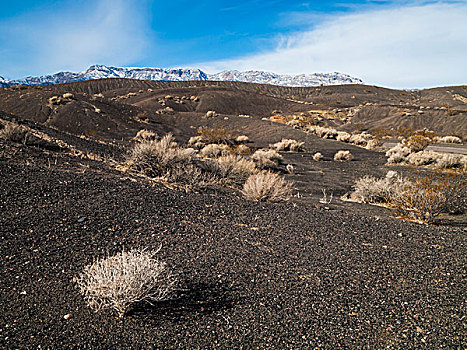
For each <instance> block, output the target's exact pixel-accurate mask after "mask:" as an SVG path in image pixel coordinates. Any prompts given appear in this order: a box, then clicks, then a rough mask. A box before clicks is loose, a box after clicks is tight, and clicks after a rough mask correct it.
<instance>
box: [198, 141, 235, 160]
mask: <svg viewBox="0 0 467 350" xmlns="http://www.w3.org/2000/svg"><path fill="white" fill-rule="evenodd" d="M231 153H232V149H231V148H230V147H229V146H228V145H218V144H216V143H212V144H210V145H206V146H205V147H203V149H201V151H200V154H201V155H202V156H204V157H208V158H217V157H220V156H226V155H229V154H231Z"/></svg>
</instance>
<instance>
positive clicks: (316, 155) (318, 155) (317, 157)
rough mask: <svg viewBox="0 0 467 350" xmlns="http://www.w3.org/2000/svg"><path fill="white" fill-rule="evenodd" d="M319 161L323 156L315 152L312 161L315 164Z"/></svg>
mask: <svg viewBox="0 0 467 350" xmlns="http://www.w3.org/2000/svg"><path fill="white" fill-rule="evenodd" d="M321 159H323V155H322V154H321V153H320V152H316V153H315V154H313V160H314V161H316V162H319V161H320V160H321Z"/></svg>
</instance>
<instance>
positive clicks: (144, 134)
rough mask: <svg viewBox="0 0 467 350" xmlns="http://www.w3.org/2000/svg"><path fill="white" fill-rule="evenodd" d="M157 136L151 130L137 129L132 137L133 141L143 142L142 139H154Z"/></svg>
mask: <svg viewBox="0 0 467 350" xmlns="http://www.w3.org/2000/svg"><path fill="white" fill-rule="evenodd" d="M158 138H159V136H158V135H157V134H156V133H155V132H154V131H151V130H147V129H141V130H140V131H138V133H137V134H136V136H135V137H134V138H133V140H135V141H139V142H143V141H155V140H157V139H158Z"/></svg>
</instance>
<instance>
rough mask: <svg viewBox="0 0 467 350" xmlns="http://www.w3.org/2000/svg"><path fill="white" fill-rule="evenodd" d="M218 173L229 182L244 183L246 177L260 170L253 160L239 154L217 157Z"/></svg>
mask: <svg viewBox="0 0 467 350" xmlns="http://www.w3.org/2000/svg"><path fill="white" fill-rule="evenodd" d="M215 162H216V165H217V169H216V171H215V173H216V175H217V176H219V177H220V178H221V179H225V180H227V181H228V182H229V183H234V184H236V185H240V184H243V183H244V182H245V181H246V179H247V178H248V177H249V176H250V175H252V174H255V173H256V172H257V171H258V170H257V169H256V165H255V163H254V162H253V161H251V160H248V159H245V158H243V157H241V156H238V155H228V156H225V157H220V158H218V159H216V161H215Z"/></svg>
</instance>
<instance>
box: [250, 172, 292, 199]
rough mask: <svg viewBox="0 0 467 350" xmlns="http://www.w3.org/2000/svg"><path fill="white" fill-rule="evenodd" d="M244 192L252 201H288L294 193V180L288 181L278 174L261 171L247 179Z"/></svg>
mask: <svg viewBox="0 0 467 350" xmlns="http://www.w3.org/2000/svg"><path fill="white" fill-rule="evenodd" d="M242 193H243V195H244V196H245V198H246V199H248V200H252V201H258V202H282V201H287V200H289V199H290V197H291V194H292V182H289V181H286V180H285V179H284V178H283V177H282V176H280V175H278V174H275V173H272V172H269V171H261V172H259V173H257V174H254V175H251V176H250V177H249V178H248V179H247V180H246V182H245V184H244V185H243V190H242Z"/></svg>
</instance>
